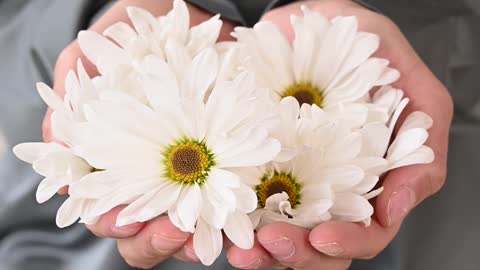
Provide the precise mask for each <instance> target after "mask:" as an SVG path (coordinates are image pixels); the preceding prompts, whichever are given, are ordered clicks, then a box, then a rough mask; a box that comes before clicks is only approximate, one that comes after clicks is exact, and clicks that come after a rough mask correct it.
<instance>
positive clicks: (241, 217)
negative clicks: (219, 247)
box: [223, 211, 254, 249]
mask: <svg viewBox="0 0 480 270" xmlns="http://www.w3.org/2000/svg"><path fill="white" fill-rule="evenodd" d="M223 231H224V232H225V235H226V236H227V237H228V239H230V240H231V241H232V243H233V244H234V245H235V246H237V247H239V248H241V249H251V248H252V247H253V238H254V235H253V225H252V222H251V221H250V219H249V218H248V216H247V215H246V214H244V213H240V212H238V211H237V212H235V213H232V214H230V216H229V217H228V219H227V223H226V224H225V227H224V228H223Z"/></svg>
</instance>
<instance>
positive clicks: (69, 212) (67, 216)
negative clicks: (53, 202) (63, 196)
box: [56, 198, 83, 228]
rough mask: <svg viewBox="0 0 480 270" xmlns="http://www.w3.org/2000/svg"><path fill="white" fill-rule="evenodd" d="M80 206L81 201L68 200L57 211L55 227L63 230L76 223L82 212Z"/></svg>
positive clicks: (81, 204)
mask: <svg viewBox="0 0 480 270" xmlns="http://www.w3.org/2000/svg"><path fill="white" fill-rule="evenodd" d="M82 206H83V202H82V200H76V199H73V198H68V199H67V200H66V201H65V202H64V203H63V204H62V206H60V208H59V209H58V212H57V218H56V222H57V226H58V227H59V228H65V227H68V226H70V225H72V224H73V223H74V222H75V221H77V220H78V218H79V217H80V214H81V212H82Z"/></svg>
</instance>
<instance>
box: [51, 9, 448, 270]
mask: <svg viewBox="0 0 480 270" xmlns="http://www.w3.org/2000/svg"><path fill="white" fill-rule="evenodd" d="M301 4H305V5H307V6H308V7H309V8H310V9H312V10H314V11H319V12H321V13H322V14H324V15H326V16H328V17H334V16H350V15H355V16H357V17H358V19H359V22H360V30H362V31H368V32H372V33H376V34H378V35H379V36H380V37H381V47H380V49H379V51H378V52H377V53H376V56H378V57H383V58H388V59H390V60H391V66H392V67H394V68H396V69H398V70H399V71H400V72H401V75H402V77H401V79H400V80H399V81H397V82H396V83H395V84H394V86H395V87H397V88H400V89H403V90H404V91H405V93H406V95H407V96H408V97H409V98H410V99H411V103H410V105H409V107H408V112H412V111H417V110H421V111H424V112H426V113H427V114H429V115H430V116H431V117H432V118H433V119H434V126H433V127H432V129H430V130H429V133H430V137H429V139H428V141H427V145H428V146H430V147H431V148H432V149H433V150H434V152H435V161H434V162H433V163H432V164H428V165H416V166H410V167H405V168H400V169H396V170H394V171H392V172H391V173H389V174H388V175H387V176H386V177H385V179H384V181H383V186H384V187H385V190H384V192H383V193H382V194H381V195H380V196H379V197H378V198H377V199H376V200H375V202H373V204H374V207H375V216H374V217H373V220H372V224H371V226H370V227H365V226H363V225H362V224H356V223H345V222H328V223H324V224H321V225H319V226H317V227H315V228H314V229H313V230H311V231H308V230H306V229H303V228H300V227H296V226H294V225H290V224H285V223H277V224H270V225H267V226H265V227H263V228H262V229H261V230H259V231H258V232H257V234H256V241H255V245H254V247H253V248H252V249H250V250H242V249H239V248H237V247H235V246H232V245H231V244H230V243H225V245H226V247H227V248H228V249H227V257H228V260H229V262H230V263H231V264H232V265H233V266H235V267H237V268H240V269H268V268H271V267H275V268H277V267H278V268H286V267H291V268H293V269H312V270H313V269H332V270H342V269H347V268H348V267H349V266H350V264H351V262H352V260H353V259H370V258H373V257H375V256H376V255H377V254H378V253H379V252H381V251H382V250H383V249H384V248H385V247H386V246H387V245H388V243H389V242H390V241H391V240H392V239H393V238H394V237H395V235H396V234H397V232H398V230H399V228H400V226H401V224H402V222H403V220H404V219H405V217H406V216H407V214H408V213H409V212H410V211H411V210H412V209H413V208H414V207H415V206H417V205H418V204H419V203H421V202H422V201H423V200H424V199H426V198H428V197H429V196H431V195H433V194H434V193H436V192H437V191H438V190H439V189H440V188H441V187H442V186H443V183H444V181H445V176H446V158H447V150H448V149H447V148H448V132H449V128H450V124H451V119H452V114H453V105H452V100H451V97H450V96H449V94H448V92H447V90H446V89H445V87H444V86H443V85H442V83H441V82H440V81H439V80H438V79H437V78H436V77H435V76H434V75H433V74H432V73H431V71H430V70H429V69H428V67H427V66H426V65H425V64H424V63H423V62H422V60H421V59H420V58H419V56H418V55H417V54H416V53H415V51H414V50H413V49H412V47H411V46H410V44H409V43H408V41H407V40H406V38H405V37H404V36H403V34H402V33H401V32H400V30H399V29H398V27H397V26H396V25H395V24H394V23H393V22H392V21H391V20H389V19H388V18H386V17H384V16H383V15H380V14H377V13H375V12H372V11H370V10H367V9H365V8H363V7H361V6H359V5H357V4H355V3H353V2H351V1H349V0H317V1H304V2H301V3H294V4H291V5H288V6H284V7H281V8H278V9H275V10H272V11H270V12H269V13H267V14H266V15H265V16H264V17H263V18H262V20H268V21H272V22H273V23H275V24H276V25H277V26H279V27H280V28H281V29H282V30H283V31H284V33H285V34H286V35H287V36H288V38H289V39H290V40H292V39H293V31H292V28H291V26H290V19H289V17H290V15H291V14H298V15H300V14H301V11H300V5H301ZM130 5H134V6H139V7H142V8H145V9H147V10H149V11H150V12H152V13H154V14H155V15H162V14H165V13H166V12H168V10H170V9H171V6H172V4H171V1H151V0H123V1H118V2H117V4H116V5H115V6H114V7H113V8H112V9H111V10H109V11H108V12H107V13H106V14H105V15H104V16H103V17H102V18H101V19H100V20H99V21H98V22H97V23H96V24H95V25H93V26H92V27H91V29H90V30H93V31H97V32H100V33H101V32H102V31H103V30H104V29H105V28H106V27H108V26H109V25H111V24H113V23H115V22H117V21H125V22H128V18H127V15H126V12H125V7H126V6H130ZM189 8H190V12H191V17H192V18H191V21H192V25H195V24H198V23H200V22H202V21H204V20H206V19H208V17H209V16H211V14H208V13H207V12H205V11H203V10H200V9H198V8H196V7H193V6H189ZM233 27H234V25H233V24H232V23H231V22H228V21H224V26H223V28H222V33H221V37H220V39H221V40H227V39H230V37H229V33H230V32H231V31H232V30H233ZM79 57H81V58H82V60H83V62H84V63H86V66H87V70H88V71H89V73H90V75H92V76H93V75H95V72H96V71H95V68H94V67H93V66H92V65H91V64H90V63H88V61H87V60H86V59H85V58H84V56H83V55H82V53H81V52H80V49H79V47H78V44H77V43H76V42H73V43H72V44H71V45H70V46H68V47H67V48H66V49H65V50H64V51H63V52H62V54H61V55H60V57H59V59H58V62H57V65H56V67H55V85H54V88H55V90H56V91H57V92H58V93H62V92H63V91H64V90H63V89H64V78H65V76H66V74H67V72H68V70H70V69H74V67H75V63H76V60H77V58H79ZM408 112H407V113H408ZM49 118H50V117H49V114H48V113H47V115H46V117H45V121H44V138H45V140H46V141H52V140H54V139H53V137H52V136H51V133H50V124H49V122H50V121H49ZM60 193H65V190H61V191H60ZM123 207H124V206H120V207H117V208H115V209H114V210H112V211H110V212H109V213H107V214H105V215H104V216H103V217H102V218H101V219H100V221H99V222H98V223H97V224H96V225H92V226H88V229H90V230H91V231H92V232H93V233H94V234H95V235H97V236H99V237H106V238H114V239H117V242H118V249H119V252H120V254H121V255H122V257H123V258H124V259H125V261H126V262H127V263H128V264H130V265H131V266H134V267H137V268H144V269H148V268H151V267H153V266H155V265H157V264H160V263H161V262H162V261H164V260H166V259H168V258H170V257H175V258H176V259H179V260H182V261H187V262H199V260H198V258H197V257H196V256H195V252H194V250H193V242H192V238H191V235H190V234H188V233H184V232H182V231H180V230H178V229H177V228H175V226H173V225H172V224H171V223H170V221H169V220H168V217H166V216H162V217H158V218H157V219H155V220H152V221H149V222H146V223H142V224H132V225H128V226H126V227H122V228H117V227H115V218H116V216H117V215H118V213H119V212H120V211H121V209H123Z"/></svg>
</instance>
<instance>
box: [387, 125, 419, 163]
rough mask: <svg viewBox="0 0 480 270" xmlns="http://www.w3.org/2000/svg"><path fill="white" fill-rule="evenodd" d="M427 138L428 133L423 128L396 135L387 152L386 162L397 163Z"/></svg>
mask: <svg viewBox="0 0 480 270" xmlns="http://www.w3.org/2000/svg"><path fill="white" fill-rule="evenodd" d="M427 138H428V132H427V131H426V130H425V129H423V128H414V129H409V130H407V131H404V132H402V133H400V134H398V135H397V137H396V138H395V140H394V141H393V143H392V145H391V146H390V148H389V149H388V152H387V160H389V161H397V160H400V159H401V158H403V157H405V156H406V155H408V154H410V153H412V152H414V151H415V150H416V149H418V148H419V147H420V146H422V145H423V144H424V143H425V141H426V140H427Z"/></svg>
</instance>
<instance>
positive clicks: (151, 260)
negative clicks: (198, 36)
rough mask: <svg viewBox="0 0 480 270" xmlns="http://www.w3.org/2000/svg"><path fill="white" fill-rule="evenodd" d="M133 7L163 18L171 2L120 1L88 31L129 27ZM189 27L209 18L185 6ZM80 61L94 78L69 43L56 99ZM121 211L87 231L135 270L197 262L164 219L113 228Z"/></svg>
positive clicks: (226, 27) (225, 34) (184, 237)
mask: <svg viewBox="0 0 480 270" xmlns="http://www.w3.org/2000/svg"><path fill="white" fill-rule="evenodd" d="M128 6H136V7H140V8H143V9H146V10H148V11H150V12H151V13H153V14H154V15H157V16H160V15H164V14H166V13H167V12H168V11H170V10H171V9H172V1H171V0H169V1H151V0H122V1H117V3H116V4H115V5H114V6H113V7H112V8H111V9H110V10H108V11H107V12H106V13H105V14H104V15H103V16H102V17H101V18H100V19H99V20H98V21H97V22H96V23H95V24H93V25H92V26H91V28H90V29H89V30H91V31H96V32H98V33H102V32H103V31H104V30H105V29H106V28H107V27H109V26H110V25H112V24H114V23H116V22H119V21H123V22H126V23H129V19H128V16H127V13H126V7H128ZM188 8H189V10H190V23H191V24H192V25H197V24H199V23H201V22H203V21H205V20H207V19H209V18H210V17H211V16H212V14H209V13H207V12H205V11H203V10H200V9H198V8H196V7H194V6H191V5H188ZM233 27H234V25H233V24H232V23H230V22H228V21H224V24H223V28H222V31H221V34H220V40H227V39H230V36H229V33H230V32H231V31H232V30H233ZM79 58H80V59H81V60H82V63H83V64H84V66H85V69H86V71H87V73H88V74H89V75H90V76H92V77H93V76H96V75H98V71H97V70H96V68H95V66H94V65H92V64H91V63H90V62H89V61H88V59H87V58H86V57H85V56H84V55H83V54H82V52H81V50H80V47H79V45H78V42H77V41H74V42H72V43H71V44H70V45H69V46H68V47H67V48H65V49H64V50H63V51H62V53H61V54H60V56H59V58H58V60H57V63H56V66H55V76H54V77H55V81H54V89H55V91H56V92H57V94H59V95H60V96H63V95H64V93H65V78H66V76H67V73H68V72H69V71H70V70H75V67H76V63H77V60H78V59H79ZM50 115H51V110H48V111H47V113H46V115H45V119H44V122H43V137H44V140H45V141H46V142H51V141H55V138H54V137H53V135H52V131H51V125H50ZM59 193H60V194H66V193H67V188H62V189H61V190H60V191H59ZM121 209H123V207H117V208H115V209H113V210H112V211H110V212H108V213H107V214H105V215H103V216H102V217H101V218H100V220H99V221H98V223H97V224H95V225H88V226H87V228H88V229H89V230H90V231H92V232H93V233H94V234H95V235H97V236H99V237H106V238H114V239H117V240H118V241H117V242H118V249H119V252H120V254H121V255H122V257H123V258H124V259H125V260H126V262H127V263H128V264H130V265H131V266H133V267H137V268H145V269H148V268H151V267H153V266H155V265H157V264H159V263H161V262H162V261H164V260H165V259H168V258H170V257H171V256H174V257H175V258H177V259H179V260H182V261H186V262H199V260H198V258H197V257H196V255H195V253H194V251H193V241H192V237H191V235H190V234H188V233H184V232H182V231H180V230H178V229H177V228H176V227H175V226H173V225H172V223H171V222H170V220H169V219H168V217H167V216H162V217H158V218H157V219H155V220H152V221H149V222H147V223H145V224H132V225H128V226H125V227H116V226H115V220H116V217H117V215H118V213H119V212H120V211H121Z"/></svg>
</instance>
